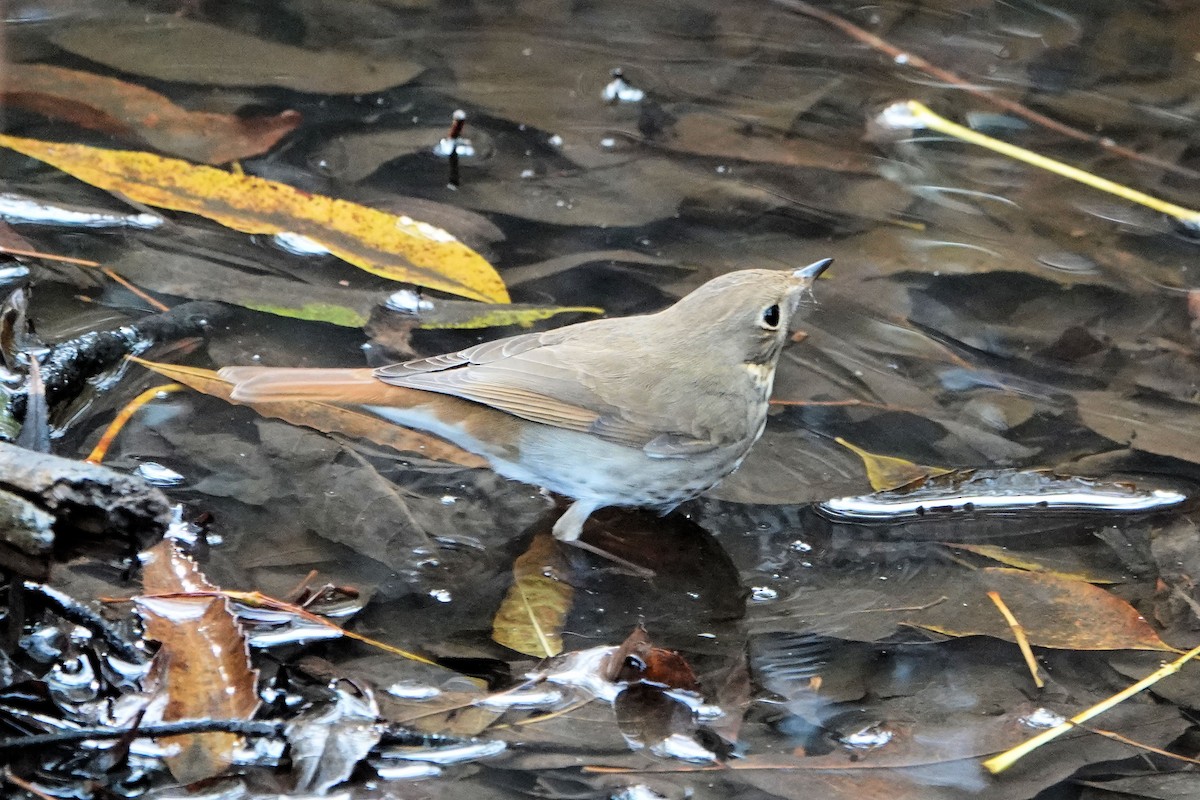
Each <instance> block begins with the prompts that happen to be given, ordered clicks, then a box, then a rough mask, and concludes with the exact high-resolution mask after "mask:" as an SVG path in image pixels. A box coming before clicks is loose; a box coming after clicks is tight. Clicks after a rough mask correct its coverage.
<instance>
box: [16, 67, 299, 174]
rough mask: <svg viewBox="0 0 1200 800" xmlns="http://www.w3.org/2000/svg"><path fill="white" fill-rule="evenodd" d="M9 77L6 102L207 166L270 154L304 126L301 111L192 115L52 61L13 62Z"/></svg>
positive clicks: (151, 95)
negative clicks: (299, 126)
mask: <svg viewBox="0 0 1200 800" xmlns="http://www.w3.org/2000/svg"><path fill="white" fill-rule="evenodd" d="M4 77H5V83H4V84H3V85H2V86H0V91H2V92H3V98H4V101H5V102H6V103H7V104H8V105H11V106H14V107H17V108H24V109H26V110H29V111H34V112H37V113H39V114H45V115H46V116H48V117H53V118H54V119H61V120H66V121H67V122H73V123H75V124H76V125H80V126H82V127H84V128H90V129H92V130H97V131H104V132H105V133H111V134H114V135H116V136H121V137H123V138H125V139H130V140H133V141H137V142H144V143H145V144H147V145H149V146H150V147H153V148H154V149H155V150H161V151H163V152H166V153H173V154H175V155H177V156H182V157H183V158H187V159H191V160H192V161H203V162H205V163H208V164H225V163H227V162H230V161H237V160H239V159H243V158H249V157H250V156H256V155H259V154H260V153H265V152H266V151H268V150H270V149H271V148H272V147H273V146H274V145H275V143H276V142H278V141H279V140H280V139H282V138H283V137H284V136H286V135H287V134H289V133H291V132H292V131H293V130H295V129H296V126H297V125H299V124H300V114H299V112H297V111H284V112H283V113H280V114H276V115H274V116H256V117H238V116H234V115H230V114H208V113H203V112H198V111H188V110H186V109H183V108H180V107H179V106H177V105H175V104H174V103H172V102H171V101H170V100H169V99H168V98H166V97H165V96H163V95H161V94H159V93H158V92H153V91H151V90H149V89H146V88H144V87H142V86H137V85H135V84H131V83H126V82H125V81H121V80H117V79H116V78H109V77H107V76H103V75H93V74H92V73H90V72H79V71H77V70H73V69H64V68H62V67H52V66H49V65H48V64H9V65H7V66H6V67H5V76H4Z"/></svg>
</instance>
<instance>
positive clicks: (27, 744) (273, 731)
mask: <svg viewBox="0 0 1200 800" xmlns="http://www.w3.org/2000/svg"><path fill="white" fill-rule="evenodd" d="M190 733H237V734H241V735H242V736H280V735H282V733H283V725H282V724H281V723H278V722H256V721H253V720H244V719H189V720H180V721H178V722H165V723H163V724H161V725H146V726H144V727H141V728H137V729H136V730H129V729H126V728H107V727H105V728H72V729H70V730H65V731H58V732H57V733H43V734H38V735H35V736H18V737H16V738H13V739H0V752H3V751H6V750H25V749H28V748H33V747H48V746H52V745H56V744H76V743H78V742H85V741H87V740H89V739H121V738H124V737H126V736H129V735H130V734H133V737H134V738H135V739H158V738H160V737H164V736H180V735H183V734H190Z"/></svg>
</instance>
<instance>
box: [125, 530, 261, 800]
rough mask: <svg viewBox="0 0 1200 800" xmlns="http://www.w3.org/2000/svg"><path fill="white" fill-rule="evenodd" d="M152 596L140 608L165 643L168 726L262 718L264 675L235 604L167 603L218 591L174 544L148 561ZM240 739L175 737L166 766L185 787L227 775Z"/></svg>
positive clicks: (218, 600)
mask: <svg viewBox="0 0 1200 800" xmlns="http://www.w3.org/2000/svg"><path fill="white" fill-rule="evenodd" d="M142 563H143V575H142V585H143V588H144V590H145V596H142V597H139V598H137V599H136V600H135V602H136V603H137V608H138V612H139V613H140V614H141V616H142V619H143V620H144V621H145V624H146V636H147V637H149V638H151V639H154V640H156V641H158V642H159V643H161V645H162V647H161V649H160V650H159V651H158V655H157V656H156V658H157V659H158V663H159V665H160V670H161V674H162V684H163V687H164V689H165V691H166V693H167V705H166V708H165V709H164V711H163V717H162V718H163V721H164V722H172V721H175V720H185V719H233V720H246V719H250V718H251V717H252V716H253V715H254V712H255V711H257V710H258V692H257V682H258V673H257V671H255V669H254V668H253V667H252V666H251V664H250V650H249V646H248V645H247V644H246V638H245V636H243V635H242V631H241V628H239V627H238V624H237V621H236V619H235V617H234V615H233V612H232V611H231V610H230V608H229V603H228V601H227V600H226V599H225V598H223V597H212V596H198V597H163V596H161V595H173V594H180V593H187V592H212V591H215V590H216V587H215V586H213V585H212V584H211V583H209V582H208V580H207V579H206V578H205V577H204V575H203V574H202V573H201V572H200V568H199V567H197V566H196V563H195V562H194V561H192V560H191V559H190V558H189V557H187V556H186V555H184V554H183V553H182V552H180V550H179V549H178V548H177V547H176V546H175V543H174V542H173V541H171V540H169V539H167V540H164V541H162V542H160V543H159V544H157V545H155V546H154V547H153V548H151V549H150V550H148V551H147V552H146V553H144V554H143V555H142ZM240 739H241V737H239V736H238V735H236V734H232V733H200V734H187V735H183V736H173V737H170V738H168V739H164V740H162V741H163V744H165V745H167V746H176V747H178V748H179V751H178V752H177V753H175V754H174V755H170V756H167V759H166V760H167V766H168V767H169V768H170V770H171V774H172V775H174V776H175V779H176V780H178V781H179V782H180V783H184V784H188V783H195V782H196V781H200V780H204V779H206V778H211V777H214V776H216V775H220V774H221V773H222V772H224V771H225V769H226V768H227V767H228V766H229V765H230V764H231V763H232V762H233V753H234V749H235V748H236V747H237V746H238V743H239V741H240Z"/></svg>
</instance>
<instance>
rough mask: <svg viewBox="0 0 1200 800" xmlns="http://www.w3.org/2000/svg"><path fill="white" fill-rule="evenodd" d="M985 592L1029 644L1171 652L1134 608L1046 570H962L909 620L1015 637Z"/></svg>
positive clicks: (943, 629) (947, 630)
mask: <svg viewBox="0 0 1200 800" xmlns="http://www.w3.org/2000/svg"><path fill="white" fill-rule="evenodd" d="M989 591H994V592H999V593H1000V595H1001V596H1002V597H1003V598H1004V601H1005V604H1006V605H1008V607H1009V609H1010V610H1011V611H1012V613H1013V616H1015V617H1016V618H1017V620H1018V621H1019V622H1020V623H1021V627H1022V628H1024V630H1025V634H1026V636H1027V637H1028V638H1029V642H1030V644H1033V645H1036V646H1038V647H1054V648H1059V649H1064V650H1171V651H1174V648H1173V647H1171V646H1170V645H1168V644H1167V643H1166V642H1164V641H1163V640H1162V639H1160V638H1159V637H1158V634H1157V633H1155V632H1154V629H1153V628H1152V627H1150V623H1148V622H1146V620H1145V619H1143V618H1142V615H1141V614H1139V613H1138V612H1137V609H1135V608H1134V607H1133V606H1131V605H1129V603H1127V602H1125V601H1124V600H1122V599H1121V598H1119V597H1117V596H1116V595H1114V594H1110V593H1109V592H1106V591H1105V590H1103V589H1100V588H1098V587H1096V586H1093V585H1092V584H1090V583H1086V582H1084V581H1077V580H1071V579H1069V578H1064V577H1062V576H1059V575H1055V574H1053V573H1048V572H1026V571H1024V570H1019V569H1008V568H1001V567H991V568H988V569H981V570H977V571H975V572H969V573H965V574H964V575H963V576H962V579H961V580H957V581H955V583H954V585H953V586H949V585H948V586H947V587H946V594H947V595H948V597H947V598H946V601H945V602H943V603H938V604H937V605H933V606H930V607H929V608H926V609H923V610H921V611H919V612H918V613H916V614H914V615H913V616H910V617H909V619H908V624H910V625H914V626H916V627H919V628H925V629H927V630H931V631H935V632H937V633H943V634H946V635H947V636H955V637H958V636H992V637H995V638H997V639H1004V640H1005V641H1009V642H1011V641H1014V637H1013V632H1012V629H1011V628H1010V627H1009V626H1008V624H1007V623H1006V622H1005V621H1004V618H1003V617H1001V616H1000V615H999V614H997V613H996V608H995V606H993V605H992V602H991V601H990V600H989V599H988V597H987V593H988V592H989Z"/></svg>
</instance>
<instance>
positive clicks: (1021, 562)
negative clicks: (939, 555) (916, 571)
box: [944, 542, 1121, 583]
mask: <svg viewBox="0 0 1200 800" xmlns="http://www.w3.org/2000/svg"><path fill="white" fill-rule="evenodd" d="M944 544H945V545H946V547H952V548H954V549H955V550H965V551H967V552H968V553H974V554H976V555H979V556H983V557H984V558H990V559H991V560H992V561H997V562H999V563H1001V564H1004V565H1005V566H1009V567H1014V568H1016V569H1023V570H1025V571H1026V572H1045V573H1048V574H1050V575H1056V576H1058V577H1060V578H1066V579H1067V580H1075V581H1086V582H1087V583H1120V582H1121V579H1120V578H1119V577H1116V576H1114V577H1104V576H1103V575H1098V574H1096V573H1095V572H1094V571H1092V570H1089V569H1087V568H1086V567H1083V566H1081V565H1079V564H1074V563H1072V564H1062V563H1055V561H1054V560H1053V559H1052V558H1050V557H1047V556H1045V555H1040V554H1039V555H1030V554H1028V553H1019V552H1016V551H1014V550H1011V549H1009V548H1007V547H1000V546H999V545H994V544H968V543H965V542H944Z"/></svg>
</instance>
